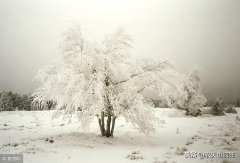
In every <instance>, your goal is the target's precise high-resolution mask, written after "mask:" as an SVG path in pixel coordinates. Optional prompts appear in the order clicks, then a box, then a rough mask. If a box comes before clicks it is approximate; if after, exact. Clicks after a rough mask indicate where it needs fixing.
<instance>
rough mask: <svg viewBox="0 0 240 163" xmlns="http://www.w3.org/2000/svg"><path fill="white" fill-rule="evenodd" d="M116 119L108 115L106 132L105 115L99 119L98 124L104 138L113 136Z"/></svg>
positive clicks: (102, 114)
mask: <svg viewBox="0 0 240 163" xmlns="http://www.w3.org/2000/svg"><path fill="white" fill-rule="evenodd" d="M116 118H117V117H115V116H111V114H110V113H108V117H107V124H106V130H105V123H104V113H101V117H98V124H99V128H100V131H101V135H102V136H106V137H111V136H113V132H114V127H115V120H116Z"/></svg>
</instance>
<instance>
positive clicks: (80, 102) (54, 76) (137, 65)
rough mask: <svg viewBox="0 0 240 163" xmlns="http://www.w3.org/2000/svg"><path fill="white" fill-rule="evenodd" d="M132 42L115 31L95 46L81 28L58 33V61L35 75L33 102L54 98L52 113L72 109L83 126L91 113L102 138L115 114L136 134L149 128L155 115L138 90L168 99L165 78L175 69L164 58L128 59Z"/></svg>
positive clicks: (169, 82) (38, 103)
mask: <svg viewBox="0 0 240 163" xmlns="http://www.w3.org/2000/svg"><path fill="white" fill-rule="evenodd" d="M131 43H132V38H131V36H130V35H128V34H126V33H125V31H124V30H123V29H119V30H117V31H116V32H115V33H113V34H112V35H108V36H107V37H106V38H105V39H104V41H103V43H102V44H101V45H97V44H96V43H92V42H90V41H89V40H87V39H85V38H84V36H83V34H82V32H81V27H80V26H78V25H74V26H72V27H71V28H70V29H69V30H68V31H67V32H65V33H64V35H63V41H62V43H61V48H60V49H61V50H60V55H59V58H57V61H56V62H54V63H53V64H51V65H48V66H45V67H43V68H42V69H41V70H40V71H39V73H38V74H37V77H36V78H37V79H38V80H39V81H40V82H41V83H42V87H40V88H38V89H37V90H36V91H35V92H34V93H33V95H32V96H33V98H34V99H33V105H35V106H43V105H45V104H46V102H47V101H49V100H51V101H54V102H56V113H55V115H54V117H58V116H60V115H63V116H64V117H69V118H71V116H72V115H74V114H75V113H76V114H77V116H78V118H79V120H80V121H81V122H82V126H84V127H86V126H88V124H89V122H90V121H91V119H92V118H93V115H96V116H97V118H98V123H99V127H100V131H101V134H102V136H107V137H109V136H113V132H114V126H115V120H116V118H117V117H118V116H119V115H122V116H123V117H124V118H125V119H126V120H127V121H129V122H131V123H132V124H133V126H134V127H136V128H137V129H138V130H139V131H140V132H143V133H145V134H149V133H151V132H153V131H154V123H155V121H156V118H155V116H154V113H153V112H152V110H153V109H151V107H152V104H151V101H150V100H149V99H147V98H144V97H143V95H142V92H143V91H144V90H145V89H146V88H150V87H154V88H156V89H157V90H158V93H159V94H160V95H161V97H163V98H164V99H166V100H169V99H170V98H169V97H168V96H169V95H170V94H171V93H170V92H171V90H176V89H177V90H178V85H176V83H174V82H172V79H171V78H170V76H171V75H169V74H171V73H174V71H173V69H171V66H170V65H169V63H168V62H160V61H155V60H150V59H147V60H135V59H133V57H131V55H130V49H131ZM175 92H176V91H175Z"/></svg>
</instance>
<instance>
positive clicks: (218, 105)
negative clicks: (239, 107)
mask: <svg viewBox="0 0 240 163" xmlns="http://www.w3.org/2000/svg"><path fill="white" fill-rule="evenodd" d="M210 113H211V114H212V115H215V116H221V115H225V113H224V108H223V98H222V97H217V98H216V100H215V104H214V105H213V106H212V107H211V109H210Z"/></svg>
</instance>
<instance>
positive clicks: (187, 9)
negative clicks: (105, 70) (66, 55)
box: [0, 0, 240, 99]
mask: <svg viewBox="0 0 240 163" xmlns="http://www.w3.org/2000/svg"><path fill="white" fill-rule="evenodd" d="M73 22H81V24H82V26H83V28H84V32H85V35H87V36H88V37H89V38H90V39H96V40H99V39H100V38H101V37H103V36H104V35H105V34H108V33H111V32H113V31H114V30H115V29H116V28H117V27H123V28H125V29H126V31H127V32H128V33H129V34H131V35H132V36H133V37H134V40H135V41H134V50H133V53H134V54H136V55H139V56H152V57H155V58H159V59H163V60H165V59H167V60H169V61H170V62H171V63H172V64H173V65H174V66H175V67H176V69H177V70H178V71H181V72H185V73H188V72H189V71H190V69H191V68H192V67H194V66H195V65H198V66H199V67H201V68H202V77H203V81H202V86H203V91H204V93H205V94H206V95H207V96H209V97H213V96H220V95H221V96H224V97H228V98H232V99H236V98H237V97H240V63H239V62H240V1H239V0H181V1H180V0H85V1H83V0H65V1H64V0H62V1H61V0H34V1H33V0H21V1H19V0H0V90H12V91H14V92H18V93H30V92H31V91H33V89H34V88H35V87H36V85H35V84H34V82H33V77H34V75H35V74H36V73H37V71H38V69H39V68H40V67H41V66H43V65H45V64H47V63H49V62H50V61H51V60H52V59H53V58H54V55H55V54H56V51H57V50H56V49H57V46H58V42H59V40H60V38H61V37H60V35H61V33H62V32H63V31H64V30H65V29H66V28H67V27H68V26H69V25H71V24H72V23H73Z"/></svg>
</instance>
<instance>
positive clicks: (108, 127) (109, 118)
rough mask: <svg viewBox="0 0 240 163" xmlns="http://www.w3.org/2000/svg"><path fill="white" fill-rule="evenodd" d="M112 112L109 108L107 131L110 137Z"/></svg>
mask: <svg viewBox="0 0 240 163" xmlns="http://www.w3.org/2000/svg"><path fill="white" fill-rule="evenodd" d="M110 128H111V112H110V110H108V119H107V133H106V136H107V137H110V136H111V129H110Z"/></svg>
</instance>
